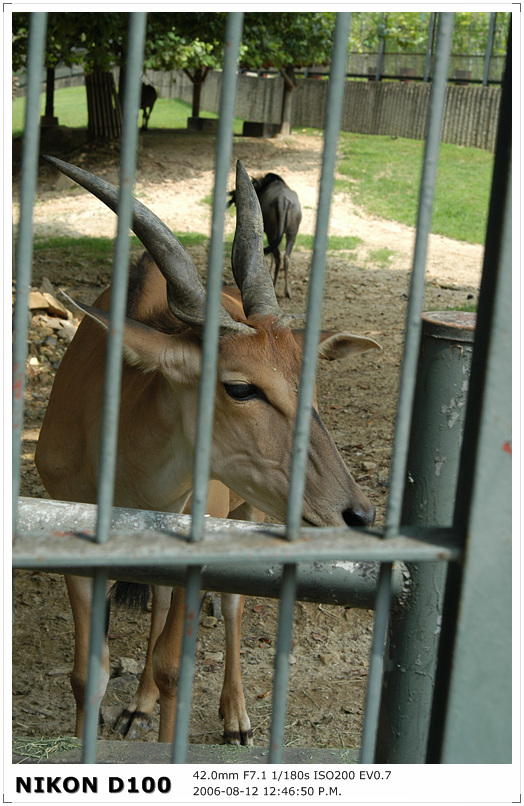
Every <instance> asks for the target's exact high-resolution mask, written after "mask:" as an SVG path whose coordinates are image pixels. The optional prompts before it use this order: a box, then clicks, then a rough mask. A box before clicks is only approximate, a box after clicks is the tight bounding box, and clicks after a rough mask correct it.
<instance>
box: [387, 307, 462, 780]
mask: <svg viewBox="0 0 524 806" xmlns="http://www.w3.org/2000/svg"><path fill="white" fill-rule="evenodd" d="M474 327H475V314H470V313H460V312H456V311H452V312H448V313H431V314H427V313H426V314H423V316H422V339H421V349H420V357H419V366H418V373H417V384H416V389H415V400H414V411H416V412H417V416H416V417H414V418H413V422H412V427H411V436H410V446H409V453H408V461H407V481H406V487H405V491H404V500H403V507H402V519H401V522H402V524H404V525H408V524H409V525H415V524H417V525H420V526H450V525H451V524H452V522H453V507H454V502H455V490H456V482H457V476H458V467H459V461H460V449H461V445H462V428H463V422H464V416H465V411H466V400H467V392H468V386H469V372H470V365H471V355H472V351H473V335H474ZM407 567H408V571H409V574H410V592H409V599H408V602H407V604H406V606H405V607H402V608H401V607H397V608H396V609H395V610H394V611H393V614H392V619H391V623H390V628H389V635H388V647H387V660H386V670H385V674H384V693H383V697H382V703H381V710H380V719H379V728H378V734H377V756H376V761H377V763H392V762H393V763H396V764H423V763H424V762H425V760H426V745H427V741H428V732H429V723H430V717H431V706H432V699H433V687H434V680H435V667H436V659H437V650H438V641H439V635H440V624H441V618H442V603H443V595H444V586H445V580H446V569H447V566H446V564H445V563H437V562H428V563H422V564H420V565H418V564H417V565H415V564H413V563H408V564H407Z"/></svg>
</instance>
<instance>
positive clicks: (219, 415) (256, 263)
mask: <svg viewBox="0 0 524 806" xmlns="http://www.w3.org/2000/svg"><path fill="white" fill-rule="evenodd" d="M46 159H47V160H48V161H49V162H50V163H51V164H52V165H54V166H55V167H56V168H57V169H59V170H60V171H62V172H63V173H64V174H66V175H67V176H68V177H70V178H72V179H73V180H74V181H76V182H77V183H78V184H80V185H81V186H82V187H84V188H85V189H87V190H88V191H89V192H90V193H92V194H94V195H95V196H97V197H98V198H99V199H100V200H101V201H102V202H104V203H105V204H106V205H107V206H108V207H109V208H110V209H111V210H113V211H116V205H117V198H118V190H117V188H115V187H114V186H112V185H110V184H109V183H107V182H105V181H103V180H101V179H99V178H97V177H96V176H94V175H93V174H91V173H89V172H87V171H84V170H81V169H80V168H77V167H75V166H73V165H69V164H68V163H65V162H63V161H62V160H59V159H56V158H54V157H46ZM236 195H237V224H236V232H235V238H234V243H233V250H232V267H233V273H234V277H235V280H236V283H237V285H238V288H239V292H238V293H237V294H235V293H233V292H232V291H230V292H224V293H223V294H222V300H221V302H222V307H221V313H220V336H219V360H218V377H217V382H216V396H215V416H214V433H213V441H212V450H211V467H210V476H211V481H210V484H209V496H208V502H207V507H208V509H207V511H208V513H209V514H210V515H212V516H214V517H219V518H227V517H233V518H240V519H251V518H253V517H254V514H253V513H254V512H256V510H257V509H258V510H261V511H262V512H264V513H267V514H269V515H272V516H275V517H276V518H278V519H280V520H285V514H286V502H287V495H288V488H289V474H290V454H291V445H292V434H293V427H294V418H295V413H296V405H297V384H298V381H299V373H300V365H301V348H300V346H299V343H298V341H297V339H296V338H295V336H294V335H293V333H292V331H291V330H290V328H289V327H288V324H287V321H286V320H285V319H284V317H283V315H282V313H281V311H280V309H279V307H278V304H277V300H276V296H275V292H274V287H273V283H272V281H271V278H270V275H269V272H268V270H267V266H266V263H265V259H264V253H263V237H264V234H263V229H262V216H261V212H260V206H259V203H258V199H257V196H256V193H255V191H254V188H253V185H252V183H251V182H250V180H249V177H248V175H247V172H246V170H245V168H244V167H243V165H242V164H241V162H240V161H239V162H238V163H237V167H236ZM132 226H133V230H134V232H135V234H136V235H137V236H138V237H139V239H140V240H141V242H142V243H143V245H144V247H145V248H146V250H147V251H146V252H144V254H143V255H142V257H141V258H140V259H139V260H138V262H137V263H136V265H134V266H133V267H132V268H131V270H130V279H129V290H128V302H127V318H126V322H125V328H124V336H123V341H124V346H123V374H122V384H121V403H120V421H119V433H118V461H117V466H116V481H115V491H114V504H115V506H121V507H134V508H139V509H153V510H162V511H166V512H182V511H183V510H184V508H186V507H187V504H188V500H189V497H190V495H191V492H192V468H193V452H194V445H195V431H196V422H195V419H196V416H195V413H196V410H197V399H198V386H199V378H200V372H201V340H202V332H203V328H204V319H205V300H206V292H205V289H204V286H203V285H202V282H201V280H200V278H199V275H198V272H197V270H196V268H195V266H194V264H193V263H192V261H191V259H190V257H189V255H188V254H187V253H186V252H185V250H184V248H183V246H182V244H181V243H180V242H179V241H178V240H177V238H176V237H175V236H174V235H173V234H172V233H171V231H170V230H169V229H168V228H167V227H166V225H165V224H164V223H163V222H162V221H161V220H160V219H159V218H157V216H156V215H154V214H153V213H152V212H151V211H150V210H148V209H147V208H146V207H145V206H144V205H142V204H141V203H140V202H138V201H136V200H135V201H134V207H133V225H132ZM110 294H111V289H110V288H108V289H106V290H105V291H104V292H103V293H102V294H101V295H100V296H99V298H98V299H97V300H96V302H95V303H94V305H93V306H88V305H83V304H82V305H81V306H80V307H81V308H82V309H83V311H84V313H85V316H84V318H83V320H82V322H81V323H80V326H79V328H78V331H77V333H76V335H75V337H74V339H73V340H72V342H71V343H70V345H69V347H68V349H67V351H66V354H65V355H64V358H63V359H62V362H61V364H60V366H59V368H58V371H57V373H56V377H55V381H54V385H53V389H52V392H51V395H50V399H49V404H48V407H47V411H46V414H45V418H44V422H43V425H42V429H41V432H40V437H39V440H38V445H37V449H36V456H35V461H36V465H37V468H38V472H39V474H40V477H41V479H42V482H43V484H44V486H45V488H46V490H47V491H48V493H49V494H50V496H51V497H52V498H56V499H61V500H66V501H80V502H85V503H95V502H96V500H97V482H98V453H99V443H100V431H101V410H102V396H103V382H104V354H105V348H106V333H107V329H108V318H109V317H108V309H109V301H110ZM324 335H325V336H326V338H325V339H324V341H323V342H322V344H321V345H320V348H319V350H320V355H321V357H323V358H325V359H326V360H331V359H333V358H337V357H340V355H342V354H348V355H349V354H353V355H356V354H358V353H361V352H364V351H365V350H369V349H374V348H379V349H380V347H379V345H378V344H377V343H376V342H375V341H373V340H372V339H368V338H366V337H363V336H353V335H351V334H345V333H342V334H331V335H330V334H324ZM374 515H375V512H374V508H373V506H372V504H371V503H370V501H369V500H368V498H367V497H366V496H365V494H364V493H363V492H362V490H361V489H360V488H359V487H358V485H357V484H356V482H355V481H354V480H353V478H352V477H351V475H350V474H349V472H348V470H347V469H346V467H345V465H344V462H343V460H342V457H341V456H340V454H339V452H338V450H337V448H336V447H335V444H334V442H333V440H332V438H331V437H330V435H329V434H328V432H327V430H326V428H325V427H324V425H323V423H322V421H321V419H320V417H319V415H318V412H317V410H316V408H314V410H313V417H312V424H311V438H310V445H309V458H308V463H307V471H306V485H305V495H304V504H303V515H302V517H303V522H304V524H309V525H315V526H331V525H332V526H344V525H345V524H348V525H363V526H365V525H369V524H372V523H373V520H374ZM66 585H67V590H68V594H69V599H70V603H71V607H72V611H73V618H74V624H75V654H74V665H73V671H72V675H71V684H72V689H73V693H74V696H75V699H76V706H77V709H76V726H75V733H76V735H77V736H81V735H82V729H83V718H84V691H85V684H86V677H87V671H86V669H87V657H88V638H89V618H90V607H91V598H92V596H91V581H90V580H87V579H85V578H81V577H76V576H68V577H66ZM244 599H245V597H244V596H241V595H236V594H235V595H233V594H224V595H223V596H222V611H223V617H224V629H225V641H226V662H225V674H224V682H223V688H222V693H221V697H220V715H221V716H222V718H223V720H224V740H225V742H227V743H230V744H240V743H242V744H248V745H249V744H252V743H253V737H252V730H251V725H250V721H249V717H248V714H247V712H246V705H245V699H244V693H243V689H242V681H241V670H240V655H239V652H240V638H241V616H242V610H243V607H244ZM183 613H184V592H183V590H182V589H180V588H174V589H173V590H171V589H170V588H166V587H161V586H153V602H152V617H151V630H150V635H149V642H148V649H147V656H146V663H145V668H144V671H143V673H142V675H141V678H140V682H139V686H138V690H137V694H136V697H135V700H134V701H133V703H131V705H130V706H129V707H128V708H127V709H126V711H125V712H124V713H123V714H122V717H121V718H120V719H119V720H118V722H117V725H116V728H117V729H118V730H120V731H121V732H122V733H126V732H129V731H130V730H131V733H132V732H133V731H134V730H135V729H136V728H138V727H140V726H141V725H142V724H143V723H147V721H148V720H149V718H150V716H151V713H152V711H153V708H154V706H155V703H156V701H157V700H159V702H160V727H159V734H158V740H159V741H163V742H168V741H172V740H173V731H174V720H175V704H176V680H177V673H178V669H179V663H180V650H181V636H182V625H183ZM102 666H103V674H102V676H101V677H102V682H101V689H100V692H99V696H100V698H102V696H103V694H104V692H105V687H106V685H107V680H108V677H109V657H108V647H107V640H106V643H105V645H104V650H103V660H102Z"/></svg>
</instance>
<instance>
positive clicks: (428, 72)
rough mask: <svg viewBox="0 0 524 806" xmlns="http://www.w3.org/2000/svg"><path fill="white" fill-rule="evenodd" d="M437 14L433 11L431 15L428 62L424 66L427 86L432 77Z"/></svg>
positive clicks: (427, 50)
mask: <svg viewBox="0 0 524 806" xmlns="http://www.w3.org/2000/svg"><path fill="white" fill-rule="evenodd" d="M436 17H437V12H436V11H432V12H431V13H430V15H429V27H428V44H427V47H426V61H425V64H424V83H425V84H427V82H428V81H429V77H430V75H431V62H432V60H433V44H434V41H435V20H436Z"/></svg>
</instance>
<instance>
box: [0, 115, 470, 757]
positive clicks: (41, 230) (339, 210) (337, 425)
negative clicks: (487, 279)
mask: <svg viewBox="0 0 524 806" xmlns="http://www.w3.org/2000/svg"><path fill="white" fill-rule="evenodd" d="M392 147H394V141H392ZM214 148H215V141H214V138H213V137H211V136H206V135H201V134H197V133H188V132H176V133H166V132H159V131H154V130H152V131H150V132H149V133H146V134H145V135H141V138H140V150H139V155H138V169H137V182H136V188H135V191H136V193H135V195H136V196H137V197H138V198H139V199H140V200H141V201H142V202H143V203H145V204H146V205H147V206H149V207H150V208H151V209H152V210H153V211H154V212H156V213H157V214H158V215H159V216H160V217H161V218H162V219H163V220H164V221H165V222H166V223H167V224H168V225H169V226H170V227H171V228H172V229H174V230H176V231H177V232H184V231H188V232H204V233H208V232H209V231H210V218H211V208H210V205H209V198H210V194H211V191H212V186H213V164H214ZM321 148H322V140H321V138H320V137H319V138H315V137H311V136H306V135H305V134H302V133H294V134H292V135H291V136H289V137H278V138H274V139H264V140H257V139H251V138H240V137H238V138H235V142H234V146H233V157H234V159H236V158H238V157H239V158H241V159H242V160H243V162H244V164H245V166H246V168H247V170H248V171H249V173H250V174H251V175H255V176H258V175H262V174H264V173H266V172H267V171H274V172H276V173H279V174H281V175H282V176H283V178H284V179H285V180H286V181H287V182H288V184H289V185H290V186H291V187H292V188H294V189H295V190H296V191H297V193H298V195H299V198H300V200H301V203H302V209H303V220H302V225H301V232H302V233H305V234H308V233H309V234H313V233H314V229H315V212H316V204H317V192H318V182H319V175H320V164H321ZM64 158H65V159H68V160H69V161H71V162H74V163H76V164H79V165H81V166H82V167H85V168H87V169H89V170H92V171H93V172H95V173H98V174H99V175H101V176H103V177H104V178H105V179H107V180H109V181H114V182H116V180H117V163H118V153H117V152H116V151H115V150H113V149H109V148H107V149H105V150H100V148H98V149H94V148H92V147H84V148H83V149H77V150H76V151H75V152H73V153H70V154H68V155H66V156H65V157H64ZM414 170H416V171H417V173H418V170H419V168H418V166H415V167H414ZM377 181H380V180H379V179H377ZM229 186H230V188H232V187H233V172H231V177H230V185H229ZM14 198H15V213H16V208H17V199H18V187H17V184H16V182H15V189H14ZM234 220H235V219H234V216H233V215H228V216H227V223H226V230H227V232H232V231H233V229H234ZM115 231H116V217H115V216H114V215H113V214H112V213H110V212H108V211H107V209H106V208H105V207H104V206H103V205H102V204H101V203H100V202H98V201H97V200H96V199H94V198H93V197H91V196H88V195H87V194H86V193H85V192H84V191H83V190H81V189H79V188H78V187H77V186H76V185H73V183H71V182H70V181H69V180H67V179H66V178H65V177H63V176H60V177H59V176H58V175H57V174H56V173H55V172H54V171H53V170H52V169H50V168H49V167H47V166H42V167H41V169H40V173H39V183H38V193H37V203H36V209H35V232H36V236H37V237H38V236H39V235H50V234H69V235H74V236H81V235H93V234H97V235H107V236H111V237H112V236H113V235H114V234H115ZM330 232H331V233H332V234H334V235H355V236H358V237H359V238H361V239H362V242H361V245H360V246H359V247H358V248H357V249H356V250H355V251H354V252H342V251H336V252H329V253H328V255H327V268H326V287H325V300H324V309H323V327H324V328H326V329H332V330H346V331H351V332H354V333H360V334H364V335H368V336H371V337H372V338H374V339H376V340H377V341H378V342H379V343H380V344H381V345H382V348H383V350H382V352H380V353H379V352H378V351H372V352H370V353H366V354H364V355H363V356H361V357H360V358H359V359H357V360H355V361H354V362H353V363H352V362H350V361H349V360H347V361H343V362H336V363H333V364H327V363H326V362H322V365H321V366H319V371H318V393H319V405H320V410H321V416H322V418H323V420H324V422H325V424H326V426H327V427H328V429H329V430H330V431H331V433H332V434H333V436H334V439H335V442H336V443H337V445H338V447H339V450H340V451H341V453H342V455H343V457H344V460H345V461H346V464H347V465H348V467H349V469H350V471H351V472H352V474H353V475H354V477H355V478H356V480H357V482H358V483H359V484H360V486H361V487H362V488H363V489H364V490H365V492H366V494H367V495H368V496H369V498H370V499H371V500H372V502H373V503H374V505H375V507H376V509H377V524H378V525H379V526H380V525H381V524H382V523H383V520H384V515H385V508H386V502H387V490H388V476H389V469H390V458H391V451H392V442H393V432H394V421H395V407H396V394H397V386H398V379H399V370H400V362H401V350H402V344H403V328H404V319H405V308H406V304H407V295H408V292H409V285H408V284H409V270H410V268H411V260H412V252H413V244H414V231H413V230H412V229H411V228H409V227H405V226H402V225H400V224H397V223H395V222H390V221H383V220H379V219H376V218H373V217H372V216H369V215H367V214H365V213H364V212H363V211H362V210H361V209H359V208H358V207H357V206H355V205H354V204H353V202H352V200H351V197H350V196H348V195H345V194H337V195H335V197H334V199H333V205H332V215H331V230H330ZM384 249H387V250H390V251H389V252H388V253H384V252H383V251H382V252H379V250H384ZM189 251H190V253H191V255H192V257H193V260H194V261H195V263H196V265H197V266H198V267H199V269H202V271H204V270H205V266H206V251H205V248H204V247H196V248H193V249H189ZM385 254H386V255H387V256H386V257H384V255H385ZM310 261H311V252H310V251H309V250H305V249H296V250H295V252H294V253H293V257H292V286H291V289H292V299H291V300H287V299H281V300H280V301H281V307H282V309H283V310H284V311H286V312H287V313H290V314H292V315H293V317H296V321H297V324H298V325H300V324H301V323H302V317H303V315H304V311H305V306H306V301H307V290H308V275H309V267H310ZM481 262H482V248H481V247H479V246H471V245H468V244H464V243H458V242H454V241H451V240H449V239H446V238H442V237H438V236H432V237H431V240H430V247H429V256H428V268H427V272H428V282H427V290H426V302H425V304H426V307H427V308H433V309H436V308H442V309H446V308H448V307H450V306H455V305H462V304H463V303H465V302H466V301H467V300H468V298H469V299H470V300H471V298H473V299H475V298H476V296H477V291H478V284H479V280H480V271H481ZM110 274H111V266H110V264H109V263H107V264H101V265H100V266H99V267H98V268H97V270H96V272H93V271H92V270H91V269H89V270H88V269H87V268H86V267H85V266H84V264H83V261H82V255H81V249H79V251H78V254H75V255H74V256H73V257H72V259H71V262H70V264H69V265H60V266H58V265H56V264H53V263H52V262H51V261H50V260H49V258H42V256H41V255H40V253H38V252H36V253H35V265H34V272H33V286H34V287H35V288H39V287H40V285H41V283H42V280H43V278H44V277H47V278H48V279H49V281H50V282H51V284H52V285H53V287H54V288H58V287H61V288H63V289H64V290H66V291H67V292H68V293H69V294H71V296H73V297H76V298H78V299H80V300H82V301H86V302H92V301H93V300H94V298H95V297H96V296H97V295H98V294H99V292H100V290H101V289H102V288H103V287H105V285H106V284H107V283H108V282H109V281H110ZM229 276H230V275H229ZM282 282H283V281H282ZM277 293H278V294H279V295H280V294H281V293H283V286H282V287H281V286H279V287H278V288H277ZM53 324H54V323H53V322H52V321H51V322H50V319H49V318H45V317H44V316H43V315H42V313H41V312H36V313H35V314H34V315H33V318H32V322H31V329H30V343H29V356H28V384H27V390H26V421H25V429H24V442H23V470H22V487H21V494H22V495H25V496H31V497H40V496H45V497H47V495H46V493H45V492H44V491H43V489H42V487H41V484H40V482H39V479H38V475H37V473H36V470H35V467H34V461H33V458H34V450H35V445H36V440H37V438H38V433H39V428H40V425H41V422H42V417H43V414H44V411H45V407H46V403H47V399H48V396H49V392H50V389H51V385H52V380H53V375H54V372H55V369H56V367H57V366H58V363H59V361H60V358H61V356H62V355H63V353H64V351H65V349H66V346H67V341H68V333H67V329H64V328H61V329H60V330H57V329H56V327H53ZM73 324H75V321H74V320H73ZM62 331H64V332H62ZM14 602H15V605H14V606H15V617H14V627H13V681H14V686H13V734H14V736H17V737H21V736H58V735H60V736H67V735H72V732H73V729H74V700H73V696H72V693H71V690H70V684H69V673H70V669H71V666H72V658H73V625H72V617H71V613H70V609H69V605H68V602H67V597H66V594H65V587H64V584H63V580H62V578H61V577H60V576H57V575H51V574H33V573H29V572H17V573H16V574H15V597H14ZM277 615H278V602H277V601H275V600H268V599H255V598H249V599H248V600H247V604H246V611H245V616H244V629H243V644H242V650H241V660H242V667H243V679H244V689H245V693H246V700H247V707H248V712H249V714H250V717H251V721H252V725H253V729H254V741H255V744H258V745H264V744H267V742H268V739H269V725H270V716H271V685H272V671H273V660H274V651H275V643H276V619H277ZM148 618H149V617H148V614H147V613H144V614H138V615H137V614H130V613H128V612H125V611H118V612H117V613H113V614H112V617H111V623H110V629H109V641H110V652H111V668H112V678H111V681H110V686H109V690H108V694H107V696H106V701H105V703H104V708H103V712H102V717H103V724H102V726H101V736H102V737H104V738H115V736H114V734H113V733H112V731H111V721H112V720H113V719H114V717H115V713H116V711H118V709H119V708H121V707H123V706H124V705H125V704H126V702H127V701H128V700H129V699H130V698H131V696H132V692H133V690H134V687H135V686H136V682H137V674H138V673H139V671H140V667H141V663H142V662H143V658H144V655H145V646H146V636H147V631H148ZM201 622H202V623H201V627H200V634H199V643H198V650H197V666H196V677H195V685H194V694H193V708H192V720H191V726H190V741H191V742H195V743H218V742H220V739H221V731H222V727H221V722H220V719H219V716H218V701H219V696H220V688H221V684H222V676H223V671H224V642H223V624H222V622H221V620H220V619H218V620H217V619H216V618H214V617H213V610H212V602H211V599H208V600H206V602H205V604H204V607H203V610H202V617H201ZM372 623H373V616H372V612H371V611H366V610H358V609H351V608H340V607H336V606H332V605H320V606H319V605H314V604H309V603H308V604H304V603H297V604H296V607H295V622H294V642H293V657H292V665H291V671H290V689H289V701H288V711H287V720H286V726H287V728H286V737H285V741H286V744H293V745H296V746H298V747H356V746H358V745H359V743H360V732H361V726H362V715H363V709H364V697H365V688H366V679H367V669H368V654H369V647H370V640H371V633H372ZM157 707H158V706H157ZM156 720H157V715H156V714H155V719H154V722H153V724H152V726H151V728H150V730H149V731H148V732H147V733H145V734H144V733H142V734H140V735H139V736H137V738H139V739H144V738H150V739H151V740H153V739H154V738H155V732H156Z"/></svg>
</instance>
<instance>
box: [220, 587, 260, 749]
mask: <svg viewBox="0 0 524 806" xmlns="http://www.w3.org/2000/svg"><path fill="white" fill-rule="evenodd" d="M245 599H246V597H245V596H240V595H239V594H234V593H223V594H222V615H223V617H224V629H225V633H226V668H225V672H224V685H223V687H222V694H221V696H220V711H219V713H220V716H221V717H222V718H223V720H224V741H225V742H226V743H227V744H247V745H252V744H253V731H252V730H251V723H250V721H249V717H248V715H247V711H246V701H245V698H244V691H243V689H242V672H241V669H240V639H241V634H242V613H243V610H244V602H245Z"/></svg>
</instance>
